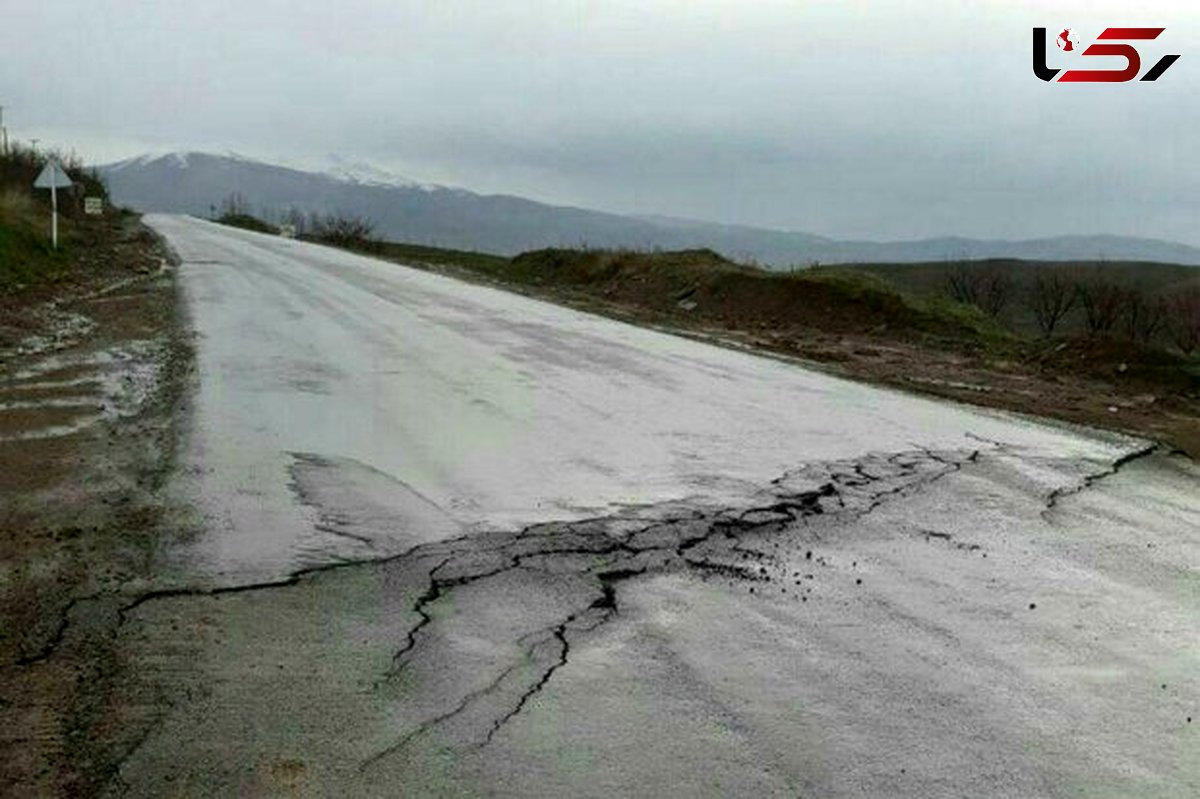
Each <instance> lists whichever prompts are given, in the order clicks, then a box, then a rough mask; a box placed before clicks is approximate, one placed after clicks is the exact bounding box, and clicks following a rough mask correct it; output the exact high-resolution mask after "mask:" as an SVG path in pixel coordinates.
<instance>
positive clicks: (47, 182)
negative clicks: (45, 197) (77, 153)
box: [33, 161, 71, 189]
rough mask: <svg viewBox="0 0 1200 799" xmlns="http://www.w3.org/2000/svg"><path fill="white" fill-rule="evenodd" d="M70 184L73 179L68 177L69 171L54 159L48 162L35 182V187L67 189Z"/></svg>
mask: <svg viewBox="0 0 1200 799" xmlns="http://www.w3.org/2000/svg"><path fill="white" fill-rule="evenodd" d="M70 185H71V179H70V178H69V177H67V171H66V170H65V169H63V168H62V167H61V166H59V165H58V164H57V163H55V162H54V161H48V162H46V166H45V167H44V168H43V169H42V173H41V174H40V175H38V176H37V180H35V181H34V182H33V187H34V188H35V189H65V188H67V187H68V186H70Z"/></svg>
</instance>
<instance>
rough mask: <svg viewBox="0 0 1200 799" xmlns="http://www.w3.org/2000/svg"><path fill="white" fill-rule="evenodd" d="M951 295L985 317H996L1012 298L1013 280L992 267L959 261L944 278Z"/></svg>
mask: <svg viewBox="0 0 1200 799" xmlns="http://www.w3.org/2000/svg"><path fill="white" fill-rule="evenodd" d="M946 285H947V289H948V290H949V293H950V296H951V297H952V298H954V299H955V300H957V301H958V302H961V303H966V304H967V305H974V306H975V307H976V308H979V309H981V310H982V311H983V312H984V313H986V314H987V315H988V316H992V317H995V316H999V315H1000V314H1001V312H1003V311H1004V309H1005V308H1006V307H1007V306H1008V302H1009V299H1011V297H1012V287H1013V283H1012V278H1010V277H1009V276H1008V274H1007V273H1005V272H1003V271H1001V270H1000V269H997V268H995V267H992V266H984V265H977V266H970V265H968V264H966V263H963V262H959V263H958V264H957V265H956V266H955V267H954V269H953V270H951V272H950V274H949V275H948V276H947V278H946Z"/></svg>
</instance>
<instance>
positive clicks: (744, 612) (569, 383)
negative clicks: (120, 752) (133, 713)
mask: <svg viewBox="0 0 1200 799" xmlns="http://www.w3.org/2000/svg"><path fill="white" fill-rule="evenodd" d="M149 222H150V224H151V225H153V226H154V227H155V228H156V229H158V230H159V231H160V232H161V233H162V234H163V235H165V236H166V238H167V239H168V241H169V242H170V243H171V244H172V246H173V247H174V248H175V250H176V251H177V252H178V254H179V256H180V257H181V259H182V261H183V266H182V268H181V275H182V278H183V281H184V287H185V291H186V294H187V297H188V300H189V306H190V310H191V313H192V323H193V325H194V326H195V329H196V331H197V334H198V340H197V352H198V364H199V382H198V388H197V394H196V397H195V399H194V403H193V404H194V408H193V420H192V422H191V425H192V428H191V429H192V432H191V437H190V440H189V442H188V445H187V448H186V451H185V455H184V457H183V469H182V470H181V474H180V477H179V481H178V482H179V488H178V491H179V493H180V494H181V496H184V497H186V498H187V499H188V500H189V501H190V502H192V503H193V504H194V506H195V508H196V509H197V512H198V516H197V521H196V526H197V531H196V534H195V535H194V536H193V538H192V539H191V540H189V541H188V542H187V543H186V544H185V545H181V546H180V548H179V552H178V553H176V557H175V558H174V564H175V570H176V572H175V578H176V579H178V580H182V581H183V585H185V586H187V587H184V588H182V589H178V588H177V589H174V590H172V591H171V592H164V593H162V594H158V595H151V596H149V597H147V598H145V599H144V600H142V601H139V602H137V603H136V604H133V605H131V606H129V607H127V608H126V609H125V610H123V611H122V621H123V624H122V635H123V636H124V638H125V641H126V647H127V649H128V652H129V657H130V658H131V660H132V661H133V662H134V663H137V664H139V666H140V667H139V668H138V669H136V670H135V671H136V673H137V675H138V676H137V680H136V683H135V684H133V685H131V686H130V687H129V691H130V694H129V695H130V696H131V697H142V698H143V699H144V698H145V697H158V699H156V700H155V701H156V702H158V703H159V704H160V705H161V706H162V707H164V708H167V709H166V710H164V711H163V712H162V713H161V714H160V716H159V718H158V721H157V723H156V724H155V725H154V726H153V728H152V729H150V730H149V731H148V732H147V736H146V738H145V740H144V742H143V743H142V744H141V745H140V746H139V747H138V748H137V749H136V750H135V751H133V752H132V753H130V755H129V756H128V757H127V758H126V759H125V761H124V763H123V764H122V767H121V769H120V772H119V777H118V781H117V782H116V783H115V784H114V792H123V793H127V794H129V795H135V796H157V795H164V794H170V793H172V792H176V793H180V794H183V795H229V794H231V793H241V794H260V795H312V796H323V795H337V794H341V795H362V796H398V795H504V796H530V795H544V796H551V795H562V794H572V795H585V796H600V795H643V796H651V795H654V796H661V795H678V796H704V795H708V796H723V795H750V794H753V795H768V796H774V795H778V796H796V795H801V796H913V797H918V796H920V797H928V796H963V795H971V796H1013V797H1030V796H1129V795H1139V796H1151V795H1155V796H1194V795H1196V793H1197V791H1198V790H1200V736H1198V730H1200V724H1197V723H1196V722H1195V718H1196V716H1197V715H1198V714H1200V686H1198V683H1197V675H1198V674H1200V576H1198V573H1197V566H1198V565H1200V532H1198V531H1200V499H1198V498H1200V469H1198V468H1197V466H1196V464H1195V463H1193V462H1191V461H1189V460H1187V459H1185V458H1183V457H1181V456H1176V455H1171V454H1169V453H1165V452H1161V451H1157V450H1155V449H1154V448H1153V447H1151V446H1150V445H1148V444H1147V443H1146V442H1141V441H1137V440H1133V439H1126V438H1123V437H1119V436H1113V435H1108V434H1105V435H1101V434H1099V433H1091V432H1087V431H1079V430H1068V429H1066V428H1063V427H1061V426H1049V425H1041V424H1036V423H1033V422H1030V421H1026V420H1019V419H1015V418H1013V417H1008V416H1004V415H1000V414H993V413H985V412H981V411H976V410H972V409H967V408H963V407H960V406H954V405H949V404H945V403H939V402H933V401H929V400H924V399H919V398H914V397H910V396H906V395H902V394H898V393H893V392H887V391H882V390H878V389H874V388H870V387H865V386H861V385H857V384H852V383H848V382H845V381H840V380H837V379H834V378H831V377H828V376H825V375H821V374H817V373H813V372H809V371H806V370H803V369H799V368H797V367H795V366H792V365H789V364H785V363H781V362H778V361H774V360H769V359H765V358H758V357H754V356H751V355H747V354H743V353H739V352H735V351H732V350H726V349H719V348H715V347H710V346H706V345H703V344H699V343H696V342H693V341H689V340H685V339H680V338H675V337H670V336H666V335H663V334H660V333H656V332H652V331H647V330H642V329H638V328H635V327H631V326H628V325H623V324H619V323H616V322H612V321H609V320H604V319H600V318H596V317H591V316H586V315H583V314H580V313H577V312H574V311H570V310H566V309H562V308H559V307H556V306H552V305H547V304H545V303H540V302H536V301H533V300H529V299H526V298H522V297H518V296H515V295H511V294H506V293H503V292H499V291H494V290H491V289H487V288H481V287H478V286H472V285H466V284H462V283H457V282H455V281H452V280H449V279H446V278H442V277H439V276H436V275H431V274H428V273H424V272H419V271H414V270H409V269H404V268H402V267H397V266H394V265H390V264H384V263H379V262H375V261H371V260H368V259H363V258H358V257H355V256H352V255H348V254H345V253H341V252H337V251H333V250H329V249H323V248H317V247H313V246H310V245H305V244H301V243H297V242H289V241H284V240H280V239H273V238H268V237H263V236H258V235H255V234H250V233H243V232H239V231H232V230H228V229H225V228H220V227H216V226H213V225H210V224H208V223H203V222H198V221H195V220H189V219H183V218H178V217H152V218H150V219H149ZM347 561H372V562H359V563H353V562H351V563H347ZM337 564H342V565H337ZM131 701H132V700H131ZM145 701H148V700H145Z"/></svg>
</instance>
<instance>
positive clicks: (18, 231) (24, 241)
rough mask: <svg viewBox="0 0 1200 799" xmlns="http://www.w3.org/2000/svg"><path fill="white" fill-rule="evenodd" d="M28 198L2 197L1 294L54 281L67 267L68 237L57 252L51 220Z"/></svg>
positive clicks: (0, 201)
mask: <svg viewBox="0 0 1200 799" xmlns="http://www.w3.org/2000/svg"><path fill="white" fill-rule="evenodd" d="M38 210H39V209H38V208H37V206H36V205H35V204H34V203H32V202H30V201H28V200H25V199H24V198H21V197H17V196H13V195H6V196H4V197H0V293H6V294H7V293H10V292H12V291H16V290H17V289H20V288H22V287H26V286H31V285H35V284H37V283H41V282H44V281H46V280H52V279H53V278H55V277H56V276H58V275H59V274H61V273H62V271H63V270H64V269H65V268H66V267H67V263H68V258H67V246H68V245H67V242H66V241H65V239H66V236H65V235H64V236H63V240H60V243H59V246H60V249H58V250H57V251H56V250H54V249H53V247H52V246H51V243H50V235H49V231H48V230H47V229H46V227H47V226H48V224H49V220H48V219H47V218H44V217H43V216H42V215H41V214H39V213H38Z"/></svg>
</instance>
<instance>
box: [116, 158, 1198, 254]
mask: <svg viewBox="0 0 1200 799" xmlns="http://www.w3.org/2000/svg"><path fill="white" fill-rule="evenodd" d="M98 169H99V172H100V174H101V175H102V176H103V177H104V178H105V180H106V181H107V183H108V186H109V189H110V191H111V192H112V195H113V198H114V199H115V200H116V201H117V202H119V203H123V204H125V205H129V206H131V207H134V208H137V209H139V210H143V211H165V212H174V213H187V214H195V215H198V216H207V217H211V216H216V210H217V208H218V207H220V206H221V205H222V203H224V202H225V201H226V200H227V199H228V198H229V197H230V196H231V195H239V196H240V197H241V198H243V199H244V201H245V202H246V203H248V204H249V205H250V206H251V207H252V208H253V210H254V212H255V215H256V216H261V217H263V218H265V219H266V220H267V221H272V222H278V221H282V219H283V217H284V215H285V214H286V213H288V212H289V211H292V212H294V213H296V214H299V215H301V216H307V215H309V214H311V213H318V214H328V213H334V212H339V213H344V214H349V215H353V216H358V217H363V218H366V219H370V220H372V221H373V222H374V223H375V230H376V232H377V233H378V234H379V235H380V236H382V237H383V238H386V239H391V240H395V241H405V242H410V243H413V244H419V245H425V246H434V247H449V248H455V249H463V250H479V251H486V252H494V253H499V254H503V255H515V254H517V253H519V252H524V251H527V250H534V249H541V248H547V247H579V246H586V247H592V248H597V247H599V248H632V249H655V248H661V249H671V250H685V249H702V248H706V249H712V250H715V251H717V252H720V253H722V254H723V255H725V256H727V257H729V258H734V259H737V260H740V261H751V262H756V263H761V264H763V265H766V266H769V267H788V266H793V265H801V266H807V265H810V264H812V263H814V262H819V263H825V264H830V263H847V262H865V261H875V262H878V261H895V262H911V261H934V260H948V259H976V258H1023V259H1041V260H1094V259H1102V258H1103V259H1109V260H1147V261H1161V262H1170V263H1182V264H1192V265H1200V248H1196V247H1189V246H1186V245H1183V244H1177V243H1173V242H1167V241H1159V240H1155V239H1144V238H1132V237H1122V236H1059V237H1054V238H1043V239H1031V240H1026V241H999V240H979V239H965V238H934V239H922V240H917V241H890V242H874V241H839V240H836V239H831V238H827V237H824V236H818V235H814V234H811V233H805V232H800V231H781V230H769V229H765V228H755V227H747V226H740V225H725V224H717V223H712V222H701V221H695V220H686V219H674V218H670V217H662V216H623V215H620V214H613V213H606V212H602V211H593V210H588V209H584V208H574V207H567V206H558V205H548V204H546V203H540V202H535V201H533V200H528V199H525V198H522V197H515V196H510V195H483V194H477V193H475V192H471V191H466V190H464V189H457V188H449V187H445V186H437V185H432V184H423V183H418V182H415V181H411V180H408V179H405V178H400V177H397V176H393V175H389V174H387V173H386V172H383V171H381V170H376V169H373V168H370V167H369V166H364V165H352V164H347V163H346V162H344V161H343V162H340V163H339V164H337V165H335V168H334V169H333V170H332V171H330V172H326V173H322V172H309V171H303V170H299V169H293V168H290V167H284V166H277V165H272V164H266V163H262V162H259V161H254V160H250V159H246V158H241V157H238V156H233V155H213V154H206V153H175V154H171V155H164V156H143V157H140V158H133V159H129V160H126V161H121V162H118V163H115V164H108V165H106V166H102V167H99V168H98Z"/></svg>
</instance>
